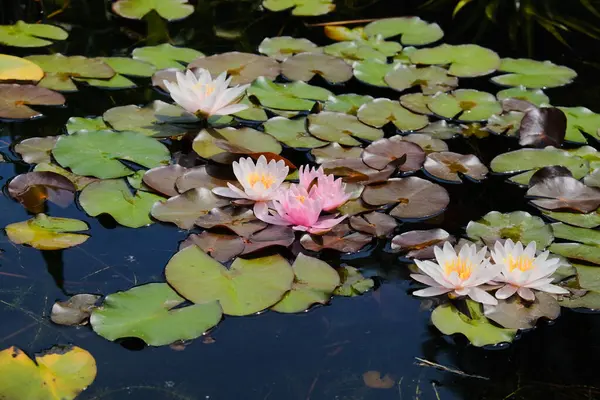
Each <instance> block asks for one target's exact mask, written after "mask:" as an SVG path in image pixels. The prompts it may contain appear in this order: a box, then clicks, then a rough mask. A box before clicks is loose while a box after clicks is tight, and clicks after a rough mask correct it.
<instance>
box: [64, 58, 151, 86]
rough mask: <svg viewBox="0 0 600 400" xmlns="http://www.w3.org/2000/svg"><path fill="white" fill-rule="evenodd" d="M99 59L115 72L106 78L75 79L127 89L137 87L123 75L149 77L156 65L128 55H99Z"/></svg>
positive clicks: (94, 84) (96, 84) (95, 84)
mask: <svg viewBox="0 0 600 400" xmlns="http://www.w3.org/2000/svg"><path fill="white" fill-rule="evenodd" d="M99 59H100V60H102V61H104V62H105V63H106V64H107V65H108V66H110V67H111V68H112V69H113V70H114V71H115V72H116V73H117V74H116V75H115V76H113V77H112V78H110V79H108V80H106V79H89V78H75V79H76V80H78V81H82V82H85V83H87V84H88V85H91V86H96V87H99V88H105V89H127V88H134V87H137V85H136V84H135V82H133V81H131V80H129V79H127V78H126V77H124V76H123V75H128V76H135V77H145V78H149V77H151V76H152V75H153V74H154V72H155V71H156V67H154V65H152V64H150V63H147V62H145V61H140V60H135V59H132V58H129V57H100V58H99Z"/></svg>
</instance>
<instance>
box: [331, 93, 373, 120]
mask: <svg viewBox="0 0 600 400" xmlns="http://www.w3.org/2000/svg"><path fill="white" fill-rule="evenodd" d="M372 100H373V97H371V96H362V95H359V94H353V93H350V94H341V95H339V96H332V97H330V98H329V99H328V100H327V101H326V102H325V104H324V107H323V110H324V111H332V112H339V113H344V114H350V115H356V113H357V112H358V110H359V109H360V107H361V106H362V105H363V104H365V103H369V102H370V101H372Z"/></svg>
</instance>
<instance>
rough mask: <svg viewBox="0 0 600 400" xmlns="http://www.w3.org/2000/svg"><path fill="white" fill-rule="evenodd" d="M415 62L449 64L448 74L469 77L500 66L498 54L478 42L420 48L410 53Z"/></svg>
mask: <svg viewBox="0 0 600 400" xmlns="http://www.w3.org/2000/svg"><path fill="white" fill-rule="evenodd" d="M410 61H411V62H412V63H413V64H423V65H448V64H450V67H449V69H448V74H450V75H453V76H457V77H459V78H469V77H476V76H484V75H488V74H491V73H492V72H494V71H496V70H497V69H498V68H499V67H500V57H498V54H496V53H495V52H493V51H492V50H490V49H486V48H485V47H481V46H478V45H476V44H462V45H456V46H455V45H449V44H442V45H440V46H437V47H433V48H427V49H419V50H417V51H415V52H413V53H411V54H410Z"/></svg>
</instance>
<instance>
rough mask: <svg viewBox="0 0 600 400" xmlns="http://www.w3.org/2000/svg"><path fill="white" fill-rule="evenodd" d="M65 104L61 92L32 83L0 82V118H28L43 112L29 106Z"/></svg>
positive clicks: (38, 116)
mask: <svg viewBox="0 0 600 400" xmlns="http://www.w3.org/2000/svg"><path fill="white" fill-rule="evenodd" d="M63 104H65V98H64V96H63V95H62V94H60V93H56V92H53V91H52V90H48V89H45V88H42V87H38V86H33V85H15V84H12V85H11V84H0V118H2V119H10V120H28V119H35V118H40V117H42V116H43V114H42V113H41V112H39V111H36V110H34V109H32V108H31V107H29V106H30V105H33V106H38V105H39V106H61V105H63Z"/></svg>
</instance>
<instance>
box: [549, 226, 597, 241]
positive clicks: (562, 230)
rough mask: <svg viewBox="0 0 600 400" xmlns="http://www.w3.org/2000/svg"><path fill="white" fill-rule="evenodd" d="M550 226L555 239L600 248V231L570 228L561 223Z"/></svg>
mask: <svg viewBox="0 0 600 400" xmlns="http://www.w3.org/2000/svg"><path fill="white" fill-rule="evenodd" d="M550 226H551V227H552V232H554V237H556V238H558V239H564V240H569V241H573V242H579V243H583V244H589V245H593V246H600V231H597V230H594V229H585V228H578V227H575V226H569V225H566V224H563V223H561V222H557V223H554V224H551V225H550Z"/></svg>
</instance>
